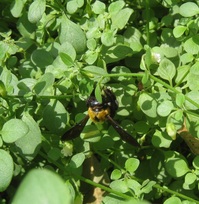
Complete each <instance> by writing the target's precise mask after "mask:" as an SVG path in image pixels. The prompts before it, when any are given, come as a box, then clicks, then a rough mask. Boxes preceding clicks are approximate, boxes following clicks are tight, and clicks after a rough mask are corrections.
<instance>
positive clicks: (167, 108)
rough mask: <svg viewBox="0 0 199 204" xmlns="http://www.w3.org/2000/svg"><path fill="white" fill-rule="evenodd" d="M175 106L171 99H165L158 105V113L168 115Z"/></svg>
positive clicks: (163, 115)
mask: <svg viewBox="0 0 199 204" xmlns="http://www.w3.org/2000/svg"><path fill="white" fill-rule="evenodd" d="M173 108H174V106H173V103H172V102H171V101H168V100H165V101H163V102H162V103H161V104H160V105H159V106H158V107H157V113H158V115H160V116H162V117H166V116H168V115H169V114H170V113H171V111H172V110H173Z"/></svg>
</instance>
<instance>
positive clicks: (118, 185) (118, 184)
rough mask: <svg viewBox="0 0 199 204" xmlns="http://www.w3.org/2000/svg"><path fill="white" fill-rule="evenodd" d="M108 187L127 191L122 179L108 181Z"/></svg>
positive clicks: (123, 191)
mask: <svg viewBox="0 0 199 204" xmlns="http://www.w3.org/2000/svg"><path fill="white" fill-rule="evenodd" d="M110 187H111V188H112V189H113V190H115V191H118V192H121V193H126V192H127V191H128V186H127V184H126V182H125V181H123V180H115V181H112V182H111V183H110Z"/></svg>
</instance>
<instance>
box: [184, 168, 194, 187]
mask: <svg viewBox="0 0 199 204" xmlns="http://www.w3.org/2000/svg"><path fill="white" fill-rule="evenodd" d="M196 182H197V176H196V174H195V173H192V172H191V173H187V174H186V176H185V181H184V183H183V188H184V189H187V190H193V189H194V188H195V186H196Z"/></svg>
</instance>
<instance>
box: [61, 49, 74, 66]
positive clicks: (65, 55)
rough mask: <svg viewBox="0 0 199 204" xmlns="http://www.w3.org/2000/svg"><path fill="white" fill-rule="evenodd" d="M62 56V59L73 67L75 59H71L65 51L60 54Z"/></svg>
mask: <svg viewBox="0 0 199 204" xmlns="http://www.w3.org/2000/svg"><path fill="white" fill-rule="evenodd" d="M59 55H60V57H61V59H62V61H63V62H64V64H65V65H66V66H67V67H72V66H74V61H73V60H72V59H71V57H70V56H69V55H67V54H65V53H63V52H61V53H60V54H59Z"/></svg>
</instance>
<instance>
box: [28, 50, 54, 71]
mask: <svg viewBox="0 0 199 204" xmlns="http://www.w3.org/2000/svg"><path fill="white" fill-rule="evenodd" d="M31 60H32V62H33V64H34V65H36V66H38V67H39V68H40V69H45V68H46V66H48V65H50V64H52V63H53V60H54V59H53V57H52V56H51V54H50V53H49V52H47V51H46V50H44V49H37V50H34V51H33V52H32V55H31Z"/></svg>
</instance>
